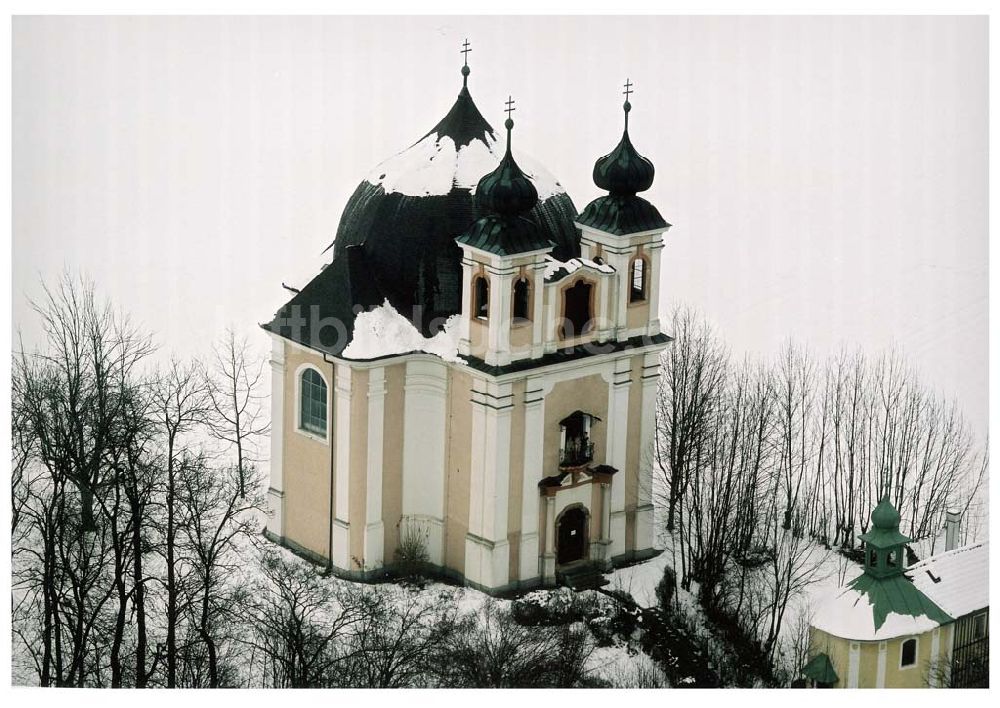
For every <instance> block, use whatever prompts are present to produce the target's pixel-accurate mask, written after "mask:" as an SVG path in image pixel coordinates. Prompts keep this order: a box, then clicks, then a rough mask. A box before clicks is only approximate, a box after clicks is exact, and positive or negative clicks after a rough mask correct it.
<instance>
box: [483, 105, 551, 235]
mask: <svg viewBox="0 0 1000 708" xmlns="http://www.w3.org/2000/svg"><path fill="white" fill-rule="evenodd" d="M504 127H505V128H507V152H506V153H505V154H504V156H503V160H501V161H500V164H499V166H497V168H496V169H495V170H493V171H492V172H490V173H489V174H488V175H486V176H484V177H483V178H482V179H481V180H479V184H478V185H476V203H477V204H479V206H480V207H482V208H483V209H486V210H488V211H491V212H493V213H494V214H497V215H499V216H520V215H521V214H524V213H526V212H528V211H530V210H531V208H532V207H534V206H535V204H537V203H538V190H537V189H535V185H533V184H532V183H531V180H529V179H528V178H527V177H525V176H524V173H523V172H522V171H521V168H520V167H518V166H517V163H516V162H515V161H514V156H513V155H511V154H510V134H511V130H512V129H513V128H514V121H512V120H511V119H510V118H508V119H507V121H506V122H505V123H504Z"/></svg>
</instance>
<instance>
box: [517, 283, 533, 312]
mask: <svg viewBox="0 0 1000 708" xmlns="http://www.w3.org/2000/svg"><path fill="white" fill-rule="evenodd" d="M529 292H530V290H529V286H528V279H527V278H519V279H518V280H517V281H516V282H515V283H514V320H515V321H517V320H527V319H531V318H530V317H529V316H528V300H529V297H528V294H529Z"/></svg>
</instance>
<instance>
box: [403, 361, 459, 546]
mask: <svg viewBox="0 0 1000 708" xmlns="http://www.w3.org/2000/svg"><path fill="white" fill-rule="evenodd" d="M447 389H448V368H447V365H446V364H445V363H444V362H442V361H440V360H436V359H435V360H431V359H412V360H410V361H408V362H407V363H406V380H405V384H404V393H405V396H404V403H403V421H404V422H403V494H402V497H403V517H404V520H405V522H406V525H408V526H414V527H416V528H417V530H418V531H419V532H420V533H422V534H424V535H425V536H426V541H427V552H428V555H429V557H430V562H431V563H433V564H435V565H441V564H443V562H444V496H445V487H444V481H445V430H446V422H447V405H446V404H447V401H446V397H447Z"/></svg>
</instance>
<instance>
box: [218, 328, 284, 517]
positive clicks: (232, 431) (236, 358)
mask: <svg viewBox="0 0 1000 708" xmlns="http://www.w3.org/2000/svg"><path fill="white" fill-rule="evenodd" d="M249 359H250V349H249V345H248V344H247V341H246V338H243V339H237V337H236V334H235V333H234V332H233V330H231V329H229V330H227V331H226V335H225V338H224V339H223V340H222V341H221V342H219V344H217V345H216V347H215V352H214V362H213V367H212V371H211V372H210V373H209V376H208V383H207V390H208V398H209V402H210V407H211V410H210V415H209V416H208V419H207V420H208V425H209V428H210V430H211V431H212V434H213V435H214V436H215V437H216V438H217V439H219V440H220V441H223V442H225V443H227V444H229V445H231V446H233V447H234V448H235V450H236V469H237V472H238V474H239V480H240V495H241V496H244V497H245V496H246V474H247V469H246V468H247V465H249V464H253V463H254V462H255V461H256V460H255V459H254V458H252V457H249V454H250V452H251V451H253V450H255V449H256V441H257V439H259V438H260V437H261V436H264V435H267V434H268V431H269V430H270V424H269V423H268V421H267V419H266V417H265V415H264V410H263V408H262V405H261V401H262V400H263V397H262V396H261V395H260V394H259V393H258V391H259V388H260V385H261V380H262V379H263V375H264V364H265V363H266V362H265V359H264V358H263V357H258V363H257V365H256V366H253V365H252V364H250V362H249V361H248V360H249Z"/></svg>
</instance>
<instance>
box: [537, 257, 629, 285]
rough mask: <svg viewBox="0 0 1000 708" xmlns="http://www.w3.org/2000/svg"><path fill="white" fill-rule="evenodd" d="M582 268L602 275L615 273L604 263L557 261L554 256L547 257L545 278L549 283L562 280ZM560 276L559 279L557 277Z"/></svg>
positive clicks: (579, 259)
mask: <svg viewBox="0 0 1000 708" xmlns="http://www.w3.org/2000/svg"><path fill="white" fill-rule="evenodd" d="M580 268H590V269H592V270H596V271H598V272H600V273H614V272H615V269H614V268H612V267H611V266H610V265H608V264H607V263H604V262H603V261H601V262H597V261H592V260H590V259H589V258H570V259H569V260H568V261H560V260H556V259H555V258H553V257H552V256H546V257H545V273H544V275H543V277H544V278H545V280H546V281H547V282H549V281H553V280H562V279H563V278H565V277H566V276H567V275H570V274H572V273H575V272H576V271H578V270H579V269H580ZM561 271H565V272H561ZM557 276H558V277H557Z"/></svg>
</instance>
